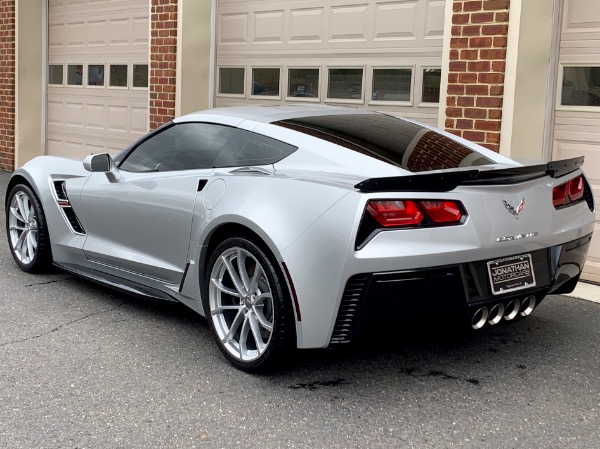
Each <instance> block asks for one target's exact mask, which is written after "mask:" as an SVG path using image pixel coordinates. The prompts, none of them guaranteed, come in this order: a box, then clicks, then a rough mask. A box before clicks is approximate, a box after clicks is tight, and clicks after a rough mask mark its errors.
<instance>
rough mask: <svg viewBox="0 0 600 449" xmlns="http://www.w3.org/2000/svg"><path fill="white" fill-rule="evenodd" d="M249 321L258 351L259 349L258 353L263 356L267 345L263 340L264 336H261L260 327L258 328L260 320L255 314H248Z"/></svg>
mask: <svg viewBox="0 0 600 449" xmlns="http://www.w3.org/2000/svg"><path fill="white" fill-rule="evenodd" d="M248 321H250V329H251V330H252V335H253V336H254V341H255V342H256V349H258V353H259V354H262V353H263V351H264V350H265V348H266V347H267V345H266V344H265V342H264V341H263V339H262V335H261V334H260V327H258V320H257V319H256V316H255V315H254V314H253V313H249V314H248Z"/></svg>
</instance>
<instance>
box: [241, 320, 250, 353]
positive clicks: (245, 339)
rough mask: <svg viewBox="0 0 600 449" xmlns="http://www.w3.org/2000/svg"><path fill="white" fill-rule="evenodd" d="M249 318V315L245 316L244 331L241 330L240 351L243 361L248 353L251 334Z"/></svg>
mask: <svg viewBox="0 0 600 449" xmlns="http://www.w3.org/2000/svg"><path fill="white" fill-rule="evenodd" d="M249 316H250V315H249V314H247V315H245V316H244V324H242V329H241V330H240V340H239V349H240V358H241V359H243V358H244V354H245V353H247V352H248V334H249V333H250V326H249V324H248V317H249Z"/></svg>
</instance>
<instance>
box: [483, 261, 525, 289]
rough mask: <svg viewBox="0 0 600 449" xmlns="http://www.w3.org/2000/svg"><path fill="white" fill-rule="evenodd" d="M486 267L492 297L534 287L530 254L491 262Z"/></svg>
mask: <svg viewBox="0 0 600 449" xmlns="http://www.w3.org/2000/svg"><path fill="white" fill-rule="evenodd" d="M487 266H488V274H489V276H490V285H491V287H492V293H493V294H494V295H501V294H504V293H510V292H514V291H517V290H522V289H525V288H531V287H535V273H534V271H533V263H532V262H531V254H521V255H520V256H511V257H505V258H503V259H497V260H491V261H489V262H488V263H487Z"/></svg>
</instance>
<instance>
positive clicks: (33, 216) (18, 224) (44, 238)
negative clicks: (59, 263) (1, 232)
mask: <svg viewBox="0 0 600 449" xmlns="http://www.w3.org/2000/svg"><path fill="white" fill-rule="evenodd" d="M6 234H7V236H8V245H9V247H10V252H11V253H12V255H13V258H14V259H15V262H16V263H17V264H18V265H19V267H21V269H22V270H23V271H27V272H37V271H43V270H45V269H47V268H48V267H49V266H50V264H51V263H52V254H51V250H50V237H49V235H48V228H47V224H46V217H45V215H44V210H43V208H42V204H41V203H40V200H39V199H38V197H37V196H36V194H35V193H34V192H33V191H32V190H31V189H30V188H29V187H28V186H26V185H24V184H17V185H16V186H15V187H13V189H12V190H11V191H10V194H9V195H8V202H7V210H6Z"/></svg>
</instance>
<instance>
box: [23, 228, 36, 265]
mask: <svg viewBox="0 0 600 449" xmlns="http://www.w3.org/2000/svg"><path fill="white" fill-rule="evenodd" d="M25 240H26V241H27V255H28V256H29V260H30V261H31V260H32V259H33V256H34V255H35V251H34V250H33V243H31V232H28V233H27V238H26V239H25Z"/></svg>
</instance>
